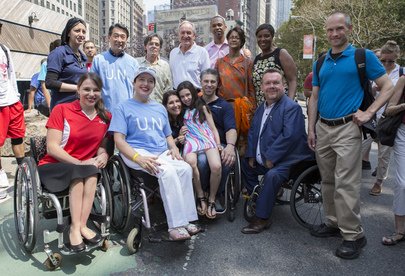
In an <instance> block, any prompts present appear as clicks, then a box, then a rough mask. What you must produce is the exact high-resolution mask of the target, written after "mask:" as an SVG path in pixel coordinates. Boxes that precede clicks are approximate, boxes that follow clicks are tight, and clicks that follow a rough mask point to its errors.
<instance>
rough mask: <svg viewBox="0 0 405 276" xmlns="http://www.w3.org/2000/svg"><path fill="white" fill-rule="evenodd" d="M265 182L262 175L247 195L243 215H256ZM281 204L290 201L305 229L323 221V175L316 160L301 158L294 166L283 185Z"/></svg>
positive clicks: (295, 215)
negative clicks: (303, 159)
mask: <svg viewBox="0 0 405 276" xmlns="http://www.w3.org/2000/svg"><path fill="white" fill-rule="evenodd" d="M263 185H264V183H263V178H262V179H261V181H260V182H259V185H256V186H255V187H254V188H253V191H252V193H251V194H250V195H246V196H245V203H244V212H243V214H244V217H245V219H246V220H247V221H249V222H251V221H252V219H253V217H254V216H255V214H256V211H255V210H256V200H257V198H258V196H259V194H260V190H261V188H262V187H263ZM288 196H289V198H288ZM277 203H278V204H281V205H283V204H289V205H290V209H291V213H292V215H293V217H294V219H295V220H296V221H297V222H298V223H299V224H300V225H301V226H303V227H305V228H308V229H312V228H313V227H314V226H316V225H319V224H322V223H323V207H322V193H321V176H320V173H319V170H318V166H317V164H316V161H315V160H306V161H301V162H299V163H297V164H295V165H294V166H292V168H291V170H290V175H289V177H288V180H287V181H286V182H285V183H283V184H282V185H281V188H280V191H279V193H278V195H277V199H276V204H277Z"/></svg>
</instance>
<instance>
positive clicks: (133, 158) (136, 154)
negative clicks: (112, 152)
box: [132, 152, 139, 162]
mask: <svg viewBox="0 0 405 276" xmlns="http://www.w3.org/2000/svg"><path fill="white" fill-rule="evenodd" d="M138 156H139V153H137V152H136V153H135V154H134V156H132V161H134V162H135V160H136V158H137V157H138Z"/></svg>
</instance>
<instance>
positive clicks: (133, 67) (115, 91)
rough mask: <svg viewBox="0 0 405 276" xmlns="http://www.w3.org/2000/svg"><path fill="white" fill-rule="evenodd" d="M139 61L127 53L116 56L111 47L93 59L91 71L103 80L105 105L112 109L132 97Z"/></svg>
mask: <svg viewBox="0 0 405 276" xmlns="http://www.w3.org/2000/svg"><path fill="white" fill-rule="evenodd" d="M138 67H139V64H138V61H137V60H136V59H135V58H133V57H132V56H130V55H128V54H127V53H123V55H119V56H115V55H113V54H112V51H111V49H110V50H108V51H105V52H102V53H101V54H98V55H96V56H95V57H94V59H93V65H92V66H91V69H90V71H91V72H94V73H96V74H97V75H99V76H100V78H101V80H102V81H103V89H102V91H101V92H102V94H101V96H102V97H103V101H104V105H105V107H106V108H107V109H108V110H110V111H112V110H113V109H114V107H116V106H117V105H118V104H119V103H122V102H124V101H125V100H128V99H130V98H132V96H133V94H134V91H133V84H132V83H133V82H134V76H135V73H136V72H137V71H138Z"/></svg>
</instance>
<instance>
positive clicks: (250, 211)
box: [243, 184, 261, 222]
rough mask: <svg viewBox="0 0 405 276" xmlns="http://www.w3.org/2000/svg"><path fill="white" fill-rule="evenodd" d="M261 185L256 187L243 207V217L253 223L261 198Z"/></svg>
mask: <svg viewBox="0 0 405 276" xmlns="http://www.w3.org/2000/svg"><path fill="white" fill-rule="evenodd" d="M260 189H261V185H260V184H259V185H256V187H254V189H253V192H252V194H251V195H250V196H249V197H247V198H246V199H245V204H244V206H243V216H244V217H245V220H246V221H248V222H252V220H253V218H254V217H255V216H256V200H257V198H258V197H259V192H260Z"/></svg>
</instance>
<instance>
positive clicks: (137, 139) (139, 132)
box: [109, 98, 172, 155]
mask: <svg viewBox="0 0 405 276" xmlns="http://www.w3.org/2000/svg"><path fill="white" fill-rule="evenodd" d="M109 131H112V132H118V133H121V134H124V135H125V136H126V138H125V140H126V142H127V143H128V144H129V145H130V146H131V147H132V148H138V149H144V150H147V151H149V152H151V153H152V154H156V155H159V154H161V153H163V152H164V151H166V150H167V141H166V137H168V136H170V135H171V134H172V130H171V129H170V123H169V117H168V115H167V111H166V108H165V107H164V106H163V105H161V104H160V103H157V102H155V101H153V100H150V101H148V102H147V103H142V102H139V101H137V100H135V99H133V98H132V99H128V100H126V101H124V102H122V103H120V104H119V105H118V106H117V107H116V108H115V109H114V110H113V117H112V120H111V124H110V128H109Z"/></svg>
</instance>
